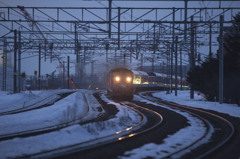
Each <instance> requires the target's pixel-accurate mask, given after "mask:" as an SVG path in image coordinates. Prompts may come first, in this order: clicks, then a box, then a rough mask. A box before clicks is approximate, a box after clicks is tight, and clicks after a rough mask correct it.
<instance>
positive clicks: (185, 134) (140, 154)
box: [118, 95, 211, 159]
mask: <svg viewBox="0 0 240 159" xmlns="http://www.w3.org/2000/svg"><path fill="white" fill-rule="evenodd" d="M134 100H135V101H141V102H146V103H150V104H153V105H156V106H159V107H164V108H166V109H169V110H172V111H175V112H177V113H179V114H181V115H182V116H184V117H186V118H187V120H188V123H189V124H190V126H187V127H185V128H182V129H180V130H179V131H178V132H176V133H175V134H173V135H169V136H168V137H167V138H166V139H164V140H163V143H162V144H156V143H148V144H145V145H144V146H142V147H139V148H136V149H133V150H131V151H127V152H125V153H124V156H119V157H118V158H121V159H132V158H148V157H152V158H164V157H167V156H168V155H170V154H171V153H173V152H176V151H178V150H180V149H182V148H184V147H186V146H188V145H190V144H192V143H193V142H194V141H197V140H198V139H199V138H200V137H201V136H203V135H204V134H205V132H206V127H205V125H204V124H203V122H202V121H201V120H199V119H198V118H196V117H193V116H192V115H190V114H188V113H186V112H182V111H179V110H175V109H171V108H169V107H166V106H161V105H158V104H156V103H153V102H150V101H148V100H145V99H143V98H141V97H140V96H136V95H135V96H134ZM210 136H211V135H210ZM210 136H208V137H207V139H205V142H207V141H208V140H209V139H210ZM177 155H178V156H175V157H176V158H179V157H181V155H183V154H177Z"/></svg>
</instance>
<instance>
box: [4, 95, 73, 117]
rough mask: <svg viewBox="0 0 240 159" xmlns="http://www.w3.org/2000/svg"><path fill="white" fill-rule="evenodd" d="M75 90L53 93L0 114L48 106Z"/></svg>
mask: <svg viewBox="0 0 240 159" xmlns="http://www.w3.org/2000/svg"><path fill="white" fill-rule="evenodd" d="M74 92H75V91H73V92H65V93H59V94H52V95H50V96H48V97H46V98H43V99H41V100H39V101H37V102H35V103H32V104H30V105H26V106H23V107H22V108H17V109H14V110H10V111H5V112H1V113H0V116H2V115H10V114H16V113H21V112H26V111H31V110H34V109H39V108H42V107H46V106H49V105H52V104H53V103H54V102H56V101H58V100H61V99H62V98H64V97H66V96H68V95H70V94H72V93H74Z"/></svg>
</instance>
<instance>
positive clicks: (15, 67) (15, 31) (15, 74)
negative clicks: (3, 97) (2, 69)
mask: <svg viewBox="0 0 240 159" xmlns="http://www.w3.org/2000/svg"><path fill="white" fill-rule="evenodd" d="M13 73H14V74H13V92H14V93H17V30H14V68H13Z"/></svg>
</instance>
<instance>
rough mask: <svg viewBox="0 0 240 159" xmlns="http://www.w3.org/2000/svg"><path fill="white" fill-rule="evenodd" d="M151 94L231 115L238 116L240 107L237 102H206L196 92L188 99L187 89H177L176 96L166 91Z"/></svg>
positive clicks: (188, 92)
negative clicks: (192, 97)
mask: <svg viewBox="0 0 240 159" xmlns="http://www.w3.org/2000/svg"><path fill="white" fill-rule="evenodd" d="M153 96H155V97H159V98H162V99H164V100H168V101H172V102H175V103H179V104H183V105H187V106H190V107H195V108H202V109H206V110H214V111H216V112H219V113H225V114H229V115H231V116H233V117H238V118H240V107H238V106H237V104H226V103H223V104H219V103H218V102H208V101H206V100H205V99H204V98H203V96H201V95H198V93H197V92H195V94H194V99H190V91H189V90H185V91H178V96H175V94H174V93H173V94H166V92H157V93H153Z"/></svg>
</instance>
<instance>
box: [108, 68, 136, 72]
mask: <svg viewBox="0 0 240 159" xmlns="http://www.w3.org/2000/svg"><path fill="white" fill-rule="evenodd" d="M120 70H124V71H128V72H131V73H133V72H132V71H131V70H129V69H127V68H114V69H111V70H110V71H109V72H116V71H120Z"/></svg>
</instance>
